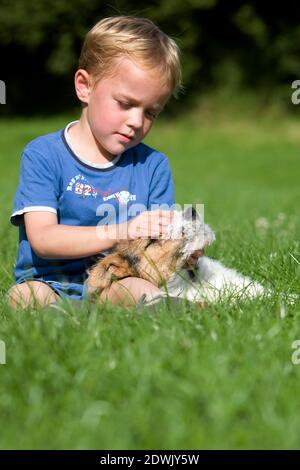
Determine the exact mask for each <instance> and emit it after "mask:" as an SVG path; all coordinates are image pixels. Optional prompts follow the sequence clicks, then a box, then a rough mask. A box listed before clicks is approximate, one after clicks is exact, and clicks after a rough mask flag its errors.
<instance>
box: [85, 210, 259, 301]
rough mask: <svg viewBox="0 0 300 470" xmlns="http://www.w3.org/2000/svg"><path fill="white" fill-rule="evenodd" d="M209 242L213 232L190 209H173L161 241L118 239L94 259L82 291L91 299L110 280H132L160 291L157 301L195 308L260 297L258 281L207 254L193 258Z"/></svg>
mask: <svg viewBox="0 0 300 470" xmlns="http://www.w3.org/2000/svg"><path fill="white" fill-rule="evenodd" d="M214 240H215V234H214V232H213V231H212V229H211V228H210V226H209V225H206V224H204V223H203V220H202V217H201V216H200V215H199V214H198V213H197V212H196V211H195V209H193V208H189V209H187V210H186V211H184V212H182V211H174V218H173V223H172V225H170V227H169V230H168V233H167V234H166V235H165V236H164V237H163V238H159V239H137V240H132V241H129V240H126V241H122V242H120V243H118V245H117V246H116V247H115V249H113V251H112V252H111V254H109V255H107V256H106V257H105V258H102V259H101V260H99V261H98V262H97V264H96V265H95V266H93V267H92V268H91V269H90V272H89V277H88V281H87V286H88V293H89V295H90V296H91V297H93V296H94V295H96V294H100V293H101V291H102V290H103V289H105V288H107V287H109V286H110V284H111V283H112V282H113V281H115V280H120V279H123V278H125V277H132V276H135V277H140V278H142V279H146V280H148V281H150V282H152V283H153V284H155V285H156V286H157V287H160V289H161V293H162V294H161V296H160V297H165V296H170V297H176V298H182V299H186V300H188V301H190V302H194V303H197V304H203V303H205V302H217V301H219V300H223V299H229V300H234V299H242V300H246V299H253V298H255V297H258V296H261V295H264V294H266V293H267V290H266V289H264V287H263V286H261V285H260V284H259V283H257V282H254V281H253V280H251V279H250V278H249V277H246V276H243V275H242V274H240V273H238V272H237V271H235V270H234V269H229V268H226V267H225V266H224V265H222V264H221V263H220V262H219V261H216V260H214V259H212V258H209V257H207V256H201V257H198V256H194V257H193V254H195V253H196V254H197V255H199V253H201V252H202V250H203V249H204V248H205V247H206V246H208V245H210V244H211V243H212V242H213V241H214ZM152 300H153V299H152ZM146 301H151V299H146Z"/></svg>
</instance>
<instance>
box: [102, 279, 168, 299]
mask: <svg viewBox="0 0 300 470" xmlns="http://www.w3.org/2000/svg"><path fill="white" fill-rule="evenodd" d="M159 293H160V289H159V288H158V287H156V286H155V285H154V284H152V283H151V282H149V281H146V280H145V279H140V278H137V277H126V278H125V279H122V280H120V281H118V282H114V283H113V284H112V285H111V286H110V287H109V288H107V289H105V290H104V291H103V292H102V293H101V295H100V300H101V301H104V300H109V301H110V302H111V303H113V304H123V305H124V306H131V305H135V304H137V303H138V301H139V300H140V298H141V297H142V296H143V295H144V294H145V295H146V298H147V299H151V298H152V297H155V296H156V295H158V294H159Z"/></svg>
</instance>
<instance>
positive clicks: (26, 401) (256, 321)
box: [0, 113, 300, 449]
mask: <svg viewBox="0 0 300 470" xmlns="http://www.w3.org/2000/svg"><path fill="white" fill-rule="evenodd" d="M71 118H73V116H72V117H71ZM71 118H70V120H71ZM206 118H207V119H206ZM68 119H69V118H63V117H60V118H56V119H54V118H52V119H45V118H41V119H40V120H37V119H36V120H29V121H28V120H13V121H4V120H2V121H0V169H1V212H0V222H1V224H0V230H1V259H2V263H1V286H0V288H1V302H0V309H1V310H0V340H3V341H5V344H6V360H7V364H6V365H0V417H1V418H0V426H1V430H2V431H1V433H0V448H2V449H16V448H22V449H28V448H33V449H40V448H45V449H53V448H57V449H65V448H70V449H97V448H98V449H104V448H108V449H116V448H123V449H140V448H143V449H151V448H152V449H176V448H177V449H180V448H198V449H199V448H200V449H201V448H203V449H216V448H222V449H229V448H235V449H249V448H256V449H258V448H259V449H266V448H271V449H274V448H282V449H287V448H293V449H296V448H299V447H300V420H299V418H298V408H299V380H300V366H296V365H293V364H292V362H291V356H292V353H293V350H292V347H291V344H292V342H293V341H294V340H296V339H300V322H299V320H300V303H299V301H296V302H295V304H294V305H289V304H288V302H287V300H286V298H287V295H288V294H289V293H292V292H296V293H299V274H300V267H299V262H300V247H299V233H300V231H299V229H300V222H299V215H298V214H299V201H300V184H299V174H300V159H299V154H300V123H299V122H297V120H296V119H295V118H293V119H292V118H287V117H284V118H281V119H277V120H276V119H274V118H271V117H269V116H259V117H258V118H257V119H254V118H251V119H250V118H247V117H243V116H239V118H235V119H231V120H228V119H226V118H224V117H223V118H218V119H217V118H215V117H214V115H209V116H205V115H204V116H203V115H199V114H197V113H195V114H194V115H190V116H188V117H185V118H184V119H182V120H181V121H180V120H178V121H172V122H170V123H168V122H166V121H165V122H164V121H162V122H161V123H159V122H158V123H157V127H156V128H155V129H154V130H153V131H152V134H151V136H149V138H148V139H147V142H148V143H149V144H151V145H153V146H156V147H157V148H159V149H160V150H162V151H164V152H165V153H166V154H167V155H168V156H169V158H170V161H171V165H172V169H173V173H174V178H175V186H176V199H177V201H178V202H179V203H204V204H205V215H206V221H207V222H208V223H210V224H211V225H212V227H213V228H214V229H215V230H216V233H217V241H216V242H215V244H214V245H213V246H212V247H211V248H210V249H209V250H208V254H209V255H212V256H214V257H216V258H218V259H220V260H221V261H223V262H224V263H225V264H226V265H228V266H231V267H234V268H236V269H238V270H240V271H242V272H244V273H245V274H248V275H250V276H252V277H253V278H255V279H256V280H258V281H260V282H262V283H264V284H265V285H266V286H268V287H271V288H272V289H273V292H274V294H273V296H272V298H270V299H268V300H267V299H264V300H255V301H254V302H251V303H237V304H235V305H229V304H227V303H224V304H219V305H213V306H208V307H207V308H206V309H205V310H203V311H198V310H197V309H196V308H188V307H186V308H184V307H182V309H181V310H180V309H178V308H177V309H176V310H173V311H169V310H168V309H166V308H161V309H160V310H159V311H158V312H157V313H156V314H153V313H150V312H148V311H142V312H137V311H136V310H135V309H132V310H131V311H126V310H124V309H122V307H117V308H112V307H110V306H109V305H106V306H97V305H91V304H88V303H82V304H80V305H78V306H77V307H76V306H74V305H72V304H69V303H67V302H61V303H59V304H58V305H57V308H55V309H53V308H47V309H45V310H32V311H18V312H13V311H11V310H10V309H9V308H8V306H7V305H6V302H5V293H6V292H7V290H8V288H9V286H10V285H11V284H12V283H13V277H12V269H13V263H14V260H15V255H16V248H17V240H18V234H17V230H16V229H15V228H14V227H12V226H10V224H9V214H10V211H11V208H12V200H13V194H14V191H15V188H16V185H17V179H18V172H19V157H20V152H21V150H22V148H23V147H24V145H25V144H26V142H28V140H30V139H31V138H33V137H35V136H37V135H40V134H42V133H46V132H50V131H52V130H56V129H58V128H59V127H61V126H63V125H64V124H65V122H68ZM297 260H298V262H297Z"/></svg>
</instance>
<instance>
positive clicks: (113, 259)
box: [88, 253, 136, 296]
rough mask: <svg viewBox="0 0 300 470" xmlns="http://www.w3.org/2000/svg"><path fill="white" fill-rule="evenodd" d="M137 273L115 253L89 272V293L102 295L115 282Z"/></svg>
mask: <svg viewBox="0 0 300 470" xmlns="http://www.w3.org/2000/svg"><path fill="white" fill-rule="evenodd" d="M135 274H136V273H135V272H134V271H133V269H132V268H131V267H130V266H129V263H128V261H127V260H126V259H125V258H124V257H123V256H121V255H119V254H117V253H114V254H111V255H108V256H106V257H105V258H103V259H101V260H100V261H99V262H98V263H97V264H95V266H93V267H92V268H91V269H90V271H89V277H88V293H90V294H93V296H94V295H95V294H100V293H101V291H102V290H103V289H105V288H107V287H109V286H110V285H111V283H112V282H113V281H114V280H119V279H124V278H125V277H130V276H134V275H135Z"/></svg>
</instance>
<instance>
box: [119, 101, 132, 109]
mask: <svg viewBox="0 0 300 470" xmlns="http://www.w3.org/2000/svg"><path fill="white" fill-rule="evenodd" d="M117 102H118V103H119V105H120V106H121V108H123V109H129V108H131V104H130V103H128V102H127V101H120V100H117Z"/></svg>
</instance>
